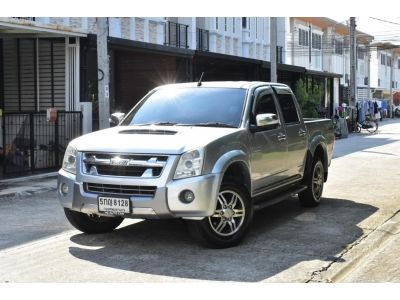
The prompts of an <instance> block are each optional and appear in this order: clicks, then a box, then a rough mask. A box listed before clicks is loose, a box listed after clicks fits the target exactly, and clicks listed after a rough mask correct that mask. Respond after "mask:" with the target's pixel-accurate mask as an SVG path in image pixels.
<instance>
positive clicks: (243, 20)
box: [242, 17, 247, 29]
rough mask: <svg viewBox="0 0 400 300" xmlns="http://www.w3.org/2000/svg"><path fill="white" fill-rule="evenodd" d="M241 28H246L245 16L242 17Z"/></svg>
mask: <svg viewBox="0 0 400 300" xmlns="http://www.w3.org/2000/svg"><path fill="white" fill-rule="evenodd" d="M242 28H244V29H246V28H247V18H246V17H243V18H242Z"/></svg>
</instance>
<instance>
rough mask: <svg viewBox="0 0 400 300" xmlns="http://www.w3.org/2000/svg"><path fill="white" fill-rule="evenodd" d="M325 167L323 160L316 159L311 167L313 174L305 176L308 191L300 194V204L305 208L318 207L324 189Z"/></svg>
mask: <svg viewBox="0 0 400 300" xmlns="http://www.w3.org/2000/svg"><path fill="white" fill-rule="evenodd" d="M324 181H325V175H324V165H323V164H322V161H321V159H319V158H316V159H315V160H314V162H313V165H312V167H311V172H309V173H308V174H307V175H306V176H305V180H304V183H305V184H306V186H307V189H306V190H305V191H303V192H300V193H299V200H300V204H301V205H302V206H305V207H315V206H318V205H319V203H320V201H321V197H322V191H323V189H324Z"/></svg>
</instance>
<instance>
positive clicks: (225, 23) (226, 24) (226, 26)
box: [224, 17, 228, 31]
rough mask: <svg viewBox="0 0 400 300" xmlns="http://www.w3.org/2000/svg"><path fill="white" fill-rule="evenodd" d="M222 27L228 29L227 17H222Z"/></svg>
mask: <svg viewBox="0 0 400 300" xmlns="http://www.w3.org/2000/svg"><path fill="white" fill-rule="evenodd" d="M224 29H225V31H228V18H227V17H225V18H224Z"/></svg>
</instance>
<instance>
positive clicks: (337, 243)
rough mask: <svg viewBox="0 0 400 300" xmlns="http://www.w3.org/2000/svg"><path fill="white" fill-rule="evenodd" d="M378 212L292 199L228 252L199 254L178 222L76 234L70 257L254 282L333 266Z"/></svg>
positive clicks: (262, 217)
mask: <svg viewBox="0 0 400 300" xmlns="http://www.w3.org/2000/svg"><path fill="white" fill-rule="evenodd" d="M376 211H377V208H376V207H374V206H370V205H366V204H361V203H356V202H353V201H349V200H345V199H327V198H325V199H323V200H322V203H321V205H320V206H319V207H318V208H314V209H304V208H301V207H300V206H299V205H298V203H297V198H291V199H288V200H287V201H285V202H282V203H279V204H277V205H275V206H273V207H269V208H267V209H264V210H262V211H259V212H257V213H256V215H255V219H254V222H253V225H252V228H251V229H250V232H249V234H248V236H247V238H246V239H245V240H244V241H243V243H242V244H241V245H239V246H237V247H234V248H229V249H222V250H215V249H206V248H202V247H200V246H198V245H197V244H196V243H195V242H194V241H193V240H192V239H191V238H190V236H189V235H188V233H187V231H186V227H185V223H184V222H183V221H181V220H173V221H143V222H140V223H137V224H134V225H129V226H126V227H123V228H120V229H118V230H116V231H114V232H112V233H109V234H100V235H86V234H77V235H74V236H72V237H71V241H72V242H73V243H75V244H76V246H75V247H71V248H70V249H69V251H70V253H71V254H72V255H73V256H74V257H76V258H79V259H82V260H86V261H90V262H93V263H96V264H98V265H102V266H106V267H110V268H116V269H122V270H127V271H132V272H140V273H144V274H153V275H161V276H172V277H178V278H188V279H202V280H217V281H242V282H258V281H261V280H265V279H268V278H269V277H271V276H274V275H276V274H279V273H280V272H282V271H285V270H287V269H289V268H291V267H293V266H296V265H297V264H299V263H301V262H304V261H311V260H327V261H331V260H333V259H334V258H335V256H337V255H338V254H339V253H340V252H341V251H342V250H343V249H344V248H345V247H346V246H347V245H349V244H350V243H352V242H354V241H355V240H357V239H358V238H359V237H360V236H362V234H363V231H362V229H361V228H359V227H358V226H357V224H358V223H360V222H361V221H362V220H364V219H366V218H368V217H369V216H370V215H372V214H373V213H374V212H376ZM86 246H93V247H98V248H97V249H88V247H86ZM303 276H306V275H305V274H303Z"/></svg>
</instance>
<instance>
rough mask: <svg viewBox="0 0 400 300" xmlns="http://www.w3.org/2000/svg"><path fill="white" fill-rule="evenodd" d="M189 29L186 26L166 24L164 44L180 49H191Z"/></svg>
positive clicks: (172, 23)
mask: <svg viewBox="0 0 400 300" xmlns="http://www.w3.org/2000/svg"><path fill="white" fill-rule="evenodd" d="M188 27H189V26H188V25H185V24H179V23H175V22H171V21H167V22H166V23H165V40H164V44H165V45H167V46H173V47H178V48H189V44H188Z"/></svg>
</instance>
